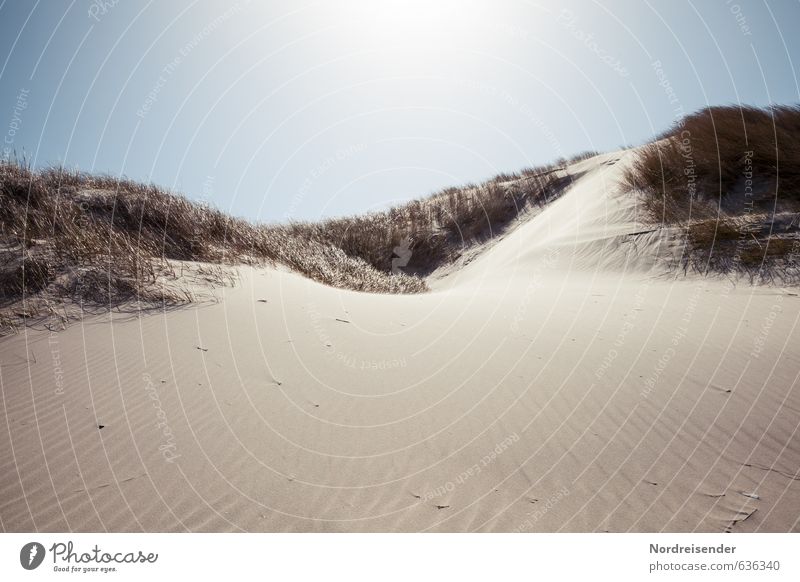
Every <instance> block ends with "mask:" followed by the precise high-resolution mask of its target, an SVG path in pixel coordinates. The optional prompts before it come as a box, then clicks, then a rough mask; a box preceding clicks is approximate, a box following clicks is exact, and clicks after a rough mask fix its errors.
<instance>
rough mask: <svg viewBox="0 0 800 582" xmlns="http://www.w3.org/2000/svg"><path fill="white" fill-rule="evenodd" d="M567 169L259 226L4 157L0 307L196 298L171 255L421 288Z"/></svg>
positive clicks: (370, 286) (332, 281) (361, 287)
mask: <svg viewBox="0 0 800 582" xmlns="http://www.w3.org/2000/svg"><path fill="white" fill-rule="evenodd" d="M565 180H567V178H566V177H565V176H564V174H563V172H559V171H558V170H557V169H554V168H543V169H538V170H529V171H526V172H523V173H521V174H514V175H507V176H501V177H497V178H495V179H494V180H491V181H489V182H487V183H485V184H482V185H469V186H466V187H464V188H450V189H447V190H445V191H443V192H440V193H438V194H435V195H433V196H431V197H430V198H427V199H424V200H417V201H413V202H410V203H408V204H405V205H402V206H398V207H395V208H392V209H390V210H387V211H385V212H379V213H373V214H368V215H365V216H358V217H350V218H340V219H332V220H328V221H325V222H322V223H317V224H310V223H293V224H288V225H258V224H252V223H250V222H247V221H245V220H242V219H237V218H233V217H231V216H228V215H226V214H225V213H223V212H221V211H219V210H217V209H214V208H210V207H208V206H206V205H202V204H199V203H196V202H192V201H190V200H188V199H187V198H184V197H182V196H179V195H176V194H173V193H170V192H167V191H165V190H163V189H161V188H159V187H157V186H154V185H144V184H140V183H137V182H133V181H130V180H126V179H116V178H112V177H109V176H94V175H89V174H85V173H81V172H77V171H70V170H66V169H63V168H52V169H45V170H41V171H34V170H31V169H30V168H29V167H27V166H26V165H25V164H21V163H16V162H4V163H0V306H1V305H5V306H9V305H15V304H16V303H18V302H19V301H20V300H21V299H35V298H42V297H47V298H52V299H64V298H69V299H72V300H75V301H78V302H81V303H86V304H95V305H110V304H119V303H123V302H126V301H138V302H140V303H145V304H153V305H159V304H175V303H182V302H185V301H189V300H191V293H190V292H189V291H187V290H186V289H184V288H181V287H179V286H176V285H170V284H168V283H169V282H170V281H172V282H174V281H176V280H178V279H179V278H180V275H179V274H178V273H176V271H175V269H176V265H179V264H183V263H182V262H198V263H203V264H209V265H234V264H241V263H253V262H261V261H266V262H270V263H273V264H280V265H284V266H286V267H289V268H290V269H293V270H294V271H297V272H299V273H301V274H303V275H305V276H307V277H309V278H311V279H314V280H316V281H319V282H321V283H324V284H327V285H331V286H334V287H340V288H345V289H351V290H357V291H368V292H379V293H419V292H423V291H425V290H426V285H425V282H424V280H423V279H422V278H421V277H420V276H419V274H421V273H428V272H431V271H433V270H434V269H436V268H437V267H439V266H441V265H442V264H444V263H446V262H448V261H451V260H453V259H455V258H456V257H457V256H458V255H459V252H460V251H461V250H462V249H463V248H464V247H465V246H468V245H470V244H473V243H475V242H478V241H480V240H483V239H484V238H486V237H489V236H492V235H493V234H496V233H497V232H498V230H500V229H502V228H503V227H504V226H506V225H507V224H508V222H509V221H511V220H512V219H514V218H515V217H516V216H517V215H518V214H519V213H520V212H522V211H523V210H525V209H526V208H528V207H529V206H530V205H532V204H538V203H543V202H544V201H546V200H547V198H548V197H549V196H553V195H555V194H556V193H557V191H558V189H559V187H560V186H562V185H563V184H564V183H565Z"/></svg>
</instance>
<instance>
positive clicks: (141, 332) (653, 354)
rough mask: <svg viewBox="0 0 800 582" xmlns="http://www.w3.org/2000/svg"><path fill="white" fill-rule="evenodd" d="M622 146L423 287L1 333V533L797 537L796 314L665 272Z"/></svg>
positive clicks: (787, 304)
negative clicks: (629, 181) (640, 219)
mask: <svg viewBox="0 0 800 582" xmlns="http://www.w3.org/2000/svg"><path fill="white" fill-rule="evenodd" d="M620 155H621V154H616V155H615V154H612V155H609V156H601V157H600V158H595V159H593V160H588V161H586V162H582V163H581V164H578V165H576V166H573V167H572V168H570V171H571V172H572V173H574V174H576V175H577V174H578V173H580V172H583V171H586V172H587V173H586V174H585V175H582V176H581V177H580V179H578V180H577V181H576V183H575V185H574V186H573V187H572V188H571V189H570V190H569V191H568V192H567V193H566V194H564V196H563V197H562V198H560V199H559V200H557V201H556V202H554V203H552V204H551V205H550V206H548V207H547V208H546V209H545V210H544V211H543V212H542V213H540V214H539V215H538V216H536V217H535V218H533V219H531V220H529V221H527V222H525V223H524V224H521V225H519V226H518V227H517V228H516V229H514V230H513V232H511V233H510V234H508V235H507V236H506V237H505V238H504V240H502V241H501V242H500V243H498V244H496V245H493V246H492V247H491V248H489V249H488V250H486V252H484V253H482V254H480V255H479V256H478V257H477V258H476V259H475V260H474V261H472V262H471V263H470V264H469V265H467V266H465V267H463V268H461V269H458V270H451V271H450V274H449V275H448V276H446V277H442V278H438V279H436V280H434V281H433V283H432V285H433V287H434V291H433V292H432V293H429V294H426V295H419V296H379V295H369V294H360V293H353V292H347V291H341V290H337V289H332V288H327V287H324V286H322V285H319V284H316V283H314V282H311V281H308V280H306V279H303V278H301V277H299V276H297V275H294V274H291V273H287V272H285V271H282V270H271V269H263V270H256V269H242V277H241V280H240V284H239V285H238V286H237V287H235V288H232V289H226V290H224V293H223V299H222V301H221V302H220V303H218V304H202V305H194V306H190V307H188V308H185V309H179V310H174V311H170V312H168V313H156V314H151V315H147V316H143V317H140V318H134V317H130V316H123V315H120V314H112V315H110V316H106V317H103V318H90V319H87V320H86V321H84V322H83V323H81V324H74V325H72V326H70V327H69V328H67V329H66V330H64V331H61V332H58V333H54V334H50V333H49V332H47V331H41V330H40V331H36V330H32V329H27V330H25V331H24V332H23V333H21V334H19V335H17V336H13V337H9V338H5V339H2V340H0V381H1V382H2V385H1V386H0V388H2V415H0V418H2V420H1V421H0V423H1V424H2V426H0V430H2V433H3V437H2V442H0V520H1V522H2V523H1V524H0V525H1V526H2V529H3V530H5V531H31V530H48V531H49V530H59V531H60V530H80V531H103V530H110V531H140V530H145V531H173V530H175V531H184V530H191V531H229V530H234V531H238V530H246V531H419V530H430V531H476V530H477V531H516V530H522V531H628V530H634V531H695V530H697V531H726V530H731V531H735V532H736V531H790V530H791V531H800V525H799V524H798V516H800V476H798V469H799V468H800V446H799V445H798V443H799V442H800V435H798V423H799V422H800V391H798V389H797V380H798V373H800V353H799V352H798V348H797V346H798V339H800V337H799V336H800V332H799V331H798V327H797V323H798V317H800V297H798V296H796V295H795V291H792V290H786V289H780V288H767V287H748V286H741V285H740V286H737V287H733V286H732V285H731V284H730V283H728V282H726V281H724V280H719V279H691V278H689V279H686V278H681V279H680V280H677V281H676V280H673V279H671V278H666V277H664V276H658V273H660V272H661V271H662V265H663V264H664V262H666V261H669V260H671V258H672V257H674V253H675V250H676V249H675V247H674V244H671V243H670V241H662V240H661V239H660V238H659V236H658V234H657V233H645V234H639V235H636V236H631V233H637V232H640V231H642V230H646V229H647V228H646V227H642V226H641V225H640V224H637V221H636V206H635V197H634V196H633V195H631V194H630V193H622V192H620V189H619V188H618V186H617V179H618V177H619V175H620V169H621V168H622V167H623V165H624V164H625V162H626V159H625V155H623V156H622V157H623V159H622V160H621V161H620V162H618V163H613V162H614V160H616V159H617V158H619V157H620ZM678 251H679V249H678ZM259 299H266V300H267V301H266V302H260V301H259ZM341 320H344V321H341ZM198 348H202V349H198ZM98 424H102V425H104V428H102V429H99V428H98ZM159 425H160V426H159ZM164 431H167V432H168V433H169V434H168V435H165V434H164ZM170 435H171V436H170ZM159 447H162V448H163V450H162V451H160V450H159ZM168 459H169V460H168Z"/></svg>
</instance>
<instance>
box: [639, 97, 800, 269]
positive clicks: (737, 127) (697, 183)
mask: <svg viewBox="0 0 800 582" xmlns="http://www.w3.org/2000/svg"><path fill="white" fill-rule="evenodd" d="M798 135H800V106H797V105H792V106H775V107H770V108H764V109H762V108H756V107H739V106H725V107H709V108H706V109H703V110H701V111H698V112H697V113H694V114H692V115H689V116H687V117H685V118H684V119H683V120H681V121H680V122H679V123H677V124H676V125H674V126H673V127H671V128H670V129H669V130H668V131H666V132H665V133H663V134H662V135H660V136H659V137H658V140H657V141H655V142H654V143H652V144H649V145H646V146H644V147H643V148H641V151H640V154H639V156H638V158H637V159H636V161H635V162H634V164H633V165H632V166H631V168H630V169H629V170H628V171H627V173H626V176H625V178H626V181H627V183H628V185H629V186H630V187H632V188H635V189H638V190H640V191H643V192H645V193H646V194H647V196H646V197H645V204H646V206H647V209H648V211H649V214H650V216H651V218H652V220H653V221H654V222H659V223H661V224H662V225H664V226H670V227H674V226H680V227H682V228H684V229H685V233H686V237H687V242H688V243H689V244H688V247H689V249H690V253H689V255H688V256H687V257H685V260H686V264H687V266H691V267H692V268H695V269H697V270H701V271H704V272H708V271H719V272H726V273H727V272H734V271H741V272H744V273H747V274H748V275H749V276H750V277H751V278H752V279H758V280H774V279H775V278H776V277H777V278H779V279H781V280H787V279H788V280H791V279H793V277H792V276H790V275H789V272H790V271H791V270H793V269H794V268H795V267H796V265H795V264H794V263H795V257H796V255H797V251H798V240H799V239H800V231H799V230H798V227H800V225H799V224H798V220H797V217H798V212H800V144H798V140H797V137H798Z"/></svg>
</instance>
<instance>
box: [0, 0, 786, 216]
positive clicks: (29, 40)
mask: <svg viewBox="0 0 800 582" xmlns="http://www.w3.org/2000/svg"><path fill="white" fill-rule="evenodd" d="M799 22H800V3H798V2H796V1H793V2H789V1H784V2H770V3H769V4H767V3H766V2H756V1H753V2H749V1H737V2H733V1H726V0H719V1H711V2H699V1H696V2H683V1H681V0H677V1H663V2H654V1H644V2H643V1H627V0H619V1H614V2H602V3H600V2H592V1H588V0H587V1H572V2H569V1H568V2H563V3H558V4H557V5H556V4H555V3H551V2H544V1H541V2H529V1H524V0H501V1H497V0H495V1H481V2H477V1H470V0H466V1H465V0H461V1H446V0H438V1H437V0H427V1H423V0H406V1H403V2H400V1H393V0H363V1H362V0H342V1H338V0H327V1H323V2H319V1H309V0H292V1H291V2H280V1H275V2H255V1H253V2H247V1H245V0H240V1H239V2H211V1H207V0H197V1H174V2H159V3H156V2H144V1H138V2H137V1H133V0H116V1H115V0H105V1H103V0H85V1H84V0H75V1H72V2H68V1H64V2H34V1H24V2H23V1H16V2H14V1H10V0H5V1H3V2H2V4H0V28H2V34H0V45H2V53H1V54H0V56H2V57H3V63H2V69H0V132H2V133H3V148H4V151H5V152H8V151H16V152H17V154H18V155H19V154H22V152H24V153H25V156H26V157H27V158H28V159H29V160H30V161H31V162H32V163H33V164H35V165H36V166H37V167H39V166H47V165H53V164H60V163H63V164H66V165H68V166H77V167H79V168H80V169H82V170H87V171H92V172H102V173H109V174H112V175H126V176H128V177H130V178H133V179H136V180H142V181H147V182H150V181H152V182H155V183H157V184H159V185H162V186H165V187H168V188H171V189H175V190H178V191H180V192H183V193H185V194H186V195H188V196H189V197H191V198H195V199H202V200H206V201H208V202H210V203H212V204H214V205H216V206H217V207H219V208H222V209H223V210H226V211H229V212H231V213H233V214H235V215H237V216H243V217H247V218H249V219H251V220H258V221H283V220H287V219H317V218H320V217H325V216H336V215H343V214H354V213H360V212H364V211H367V210H371V209H379V208H384V207H386V206H387V205H390V204H393V203H397V202H400V201H403V200H407V199H410V198H416V197H420V196H424V195H426V194H429V193H431V192H433V191H435V190H436V189H439V188H442V187H445V186H449V185H458V184H463V183H466V182H470V181H478V180H481V179H485V178H489V177H491V176H493V175H494V174H496V173H499V172H502V171H514V170H518V169H521V168H522V167H525V166H531V165H536V164H541V163H547V162H549V161H551V160H553V159H555V158H558V157H560V156H569V155H571V154H574V153H576V152H579V151H583V150H587V149H596V150H610V149H616V148H618V147H619V146H621V145H624V144H637V143H641V142H643V141H645V140H647V139H648V138H650V137H651V136H652V135H653V134H655V133H658V132H660V131H662V130H664V129H666V128H667V127H668V126H669V125H670V123H672V122H673V121H674V120H675V118H676V116H679V115H680V114H681V113H683V112H691V111H694V110H696V109H698V108H701V107H703V106H705V105H708V104H729V103H746V104H755V105H767V104H770V103H794V102H798V101H800V90H799V89H798V80H797V69H796V64H797V63H800V39H799V38H798V35H797V34H796V32H795V31H794V28H796V26H797V24H798V23H799Z"/></svg>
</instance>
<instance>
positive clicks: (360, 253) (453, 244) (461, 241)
mask: <svg viewBox="0 0 800 582" xmlns="http://www.w3.org/2000/svg"><path fill="white" fill-rule="evenodd" d="M563 170H564V169H563V168H559V167H555V166H551V167H543V168H531V169H528V170H525V171H523V172H521V173H519V174H501V175H499V176H496V177H495V178H493V179H492V180H489V181H487V182H485V183H483V184H480V185H475V184H470V185H467V186H464V187H461V188H447V189H445V190H443V191H441V192H439V193H436V194H434V195H432V196H430V197H428V198H425V199H421V200H414V201H412V202H409V203H406V204H403V205H401V206H396V207H394V208H391V209H389V210H386V211H383V212H375V213H370V214H366V215H362V216H351V217H346V218H335V219H330V220H326V221H323V222H319V223H292V224H290V225H289V226H288V227H287V229H288V231H289V232H290V233H291V235H292V236H295V237H300V238H303V239H307V240H312V241H315V242H318V243H319V244H322V245H325V246H332V247H336V248H340V249H342V250H343V251H344V252H345V253H346V254H347V255H348V256H351V257H357V258H359V259H362V260H363V261H365V262H366V263H368V264H369V265H371V266H372V267H373V268H375V269H376V270H378V271H380V272H383V273H392V272H397V270H398V263H400V262H402V265H401V268H402V269H403V270H404V271H405V272H407V273H414V274H416V275H426V274H429V273H431V272H432V271H434V270H436V269H437V268H438V267H440V266H442V265H444V264H447V263H449V262H451V261H453V260H454V259H456V258H458V256H459V255H460V254H461V253H462V252H463V250H464V249H465V248H468V247H470V246H471V245H474V244H476V243H479V242H481V241H483V240H486V239H487V238H491V237H492V236H495V235H497V234H498V233H499V232H500V231H502V230H503V229H504V228H505V227H506V226H507V225H508V224H509V223H510V222H511V221H513V220H514V219H515V218H516V217H517V216H518V215H519V214H520V213H521V212H524V211H525V210H527V209H529V208H531V207H532V206H535V205H541V204H545V203H546V202H547V201H549V200H550V199H552V198H554V197H556V196H558V195H559V194H560V193H561V192H562V191H563V189H564V187H565V186H566V185H567V184H568V183H569V182H570V181H571V180H572V179H573V178H572V177H570V176H568V175H567V174H566V173H565V172H564V171H563ZM398 259H400V260H401V261H398Z"/></svg>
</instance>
